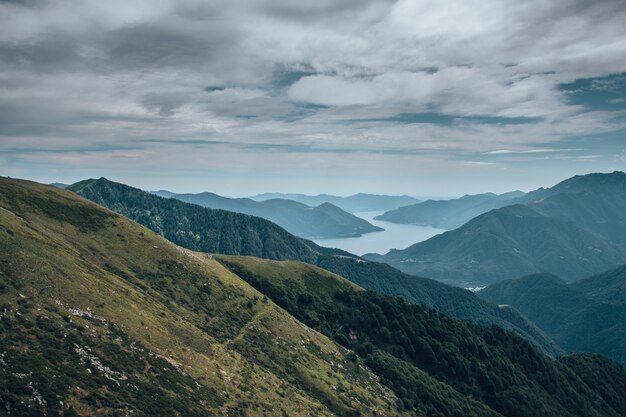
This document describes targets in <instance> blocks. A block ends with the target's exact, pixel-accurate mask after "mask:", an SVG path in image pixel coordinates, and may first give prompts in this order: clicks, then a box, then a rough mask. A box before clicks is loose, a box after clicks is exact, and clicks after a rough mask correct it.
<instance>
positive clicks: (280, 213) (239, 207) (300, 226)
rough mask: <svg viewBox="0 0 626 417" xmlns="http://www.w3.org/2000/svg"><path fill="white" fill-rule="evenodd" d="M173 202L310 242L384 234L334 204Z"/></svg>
mask: <svg viewBox="0 0 626 417" xmlns="http://www.w3.org/2000/svg"><path fill="white" fill-rule="evenodd" d="M170 198H175V199H176V200H180V201H184V202H187V203H192V204H197V205H199V206H202V207H208V208H212V209H221V210H228V211H234V212H236V213H244V214H250V215H253V216H258V217H262V218H264V219H267V220H270V221H272V222H274V223H276V224H277V225H279V226H281V227H282V228H284V229H285V230H287V231H288V232H289V233H292V234H294V235H296V236H300V237H306V238H333V237H334V238H336V237H358V236H361V235H363V234H365V233H372V232H379V231H382V230H383V229H382V228H380V227H377V226H374V225H372V224H370V223H368V222H367V221H365V220H363V219H361V218H360V217H357V216H355V215H353V214H350V213H347V212H345V211H343V210H342V209H340V208H339V207H337V206H335V205H333V204H330V203H322V204H320V205H318V206H315V207H310V206H307V205H305V204H302V203H299V202H296V201H292V200H285V199H271V200H264V201H254V200H252V199H249V198H227V197H222V196H219V195H217V194H213V193H208V192H206V193H200V194H174V195H171V196H170Z"/></svg>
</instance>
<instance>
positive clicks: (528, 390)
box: [0, 178, 626, 417]
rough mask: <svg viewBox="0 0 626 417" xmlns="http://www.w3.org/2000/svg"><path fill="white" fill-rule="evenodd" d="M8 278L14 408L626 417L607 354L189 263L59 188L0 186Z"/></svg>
mask: <svg viewBox="0 0 626 417" xmlns="http://www.w3.org/2000/svg"><path fill="white" fill-rule="evenodd" d="M110 188H114V187H110ZM92 191H93V190H92ZM118 191H119V190H118ZM117 195H118V196H119V194H117ZM153 197H154V196H153ZM164 201H167V200H164ZM181 204H184V203H181ZM203 210H207V209H203ZM160 213H161V214H162V212H160ZM238 216H242V215H238ZM227 219H228V217H224V218H223V220H227ZM222 236H224V235H222ZM337 256H338V255H337ZM0 272H1V274H0V282H1V284H2V285H1V287H0V305H1V306H2V310H1V311H2V313H1V314H2V315H1V318H2V319H1V320H0V326H1V330H2V331H0V351H1V352H2V355H1V357H0V358H1V361H0V363H1V365H2V366H0V393H1V395H0V402H1V403H2V409H3V410H6V411H7V412H8V413H9V414H12V415H52V414H64V415H84V416H88V415H94V414H98V415H123V414H133V415H185V416H187V415H189V416H194V415H197V416H202V415H259V416H260V415H302V416H380V415H385V416H400V415H403V416H426V415H442V416H459V417H460V416H529V417H530V416H544V415H559V416H566V417H569V416H572V417H573V416H611V417H613V416H616V417H617V416H621V415H624V414H625V413H626V399H625V398H624V396H623V395H621V394H622V393H623V392H625V390H626V370H624V368H623V367H621V366H620V365H618V364H616V363H614V362H612V361H610V360H608V359H606V358H604V357H602V356H600V355H595V354H575V355H570V356H564V357H559V358H558V359H551V358H549V357H547V356H545V355H544V354H542V353H540V352H539V351H538V350H537V349H536V348H535V347H533V345H532V344H530V343H528V342H526V341H525V340H524V339H522V338H520V337H518V336H516V335H515V334H513V333H510V332H507V331H504V330H502V329H500V328H499V327H496V326H492V327H483V326H475V325H471V324H468V323H466V322H463V321H461V320H458V319H454V318H450V317H448V316H446V315H443V314H441V313H438V312H435V311H433V310H429V309H425V308H424V307H421V306H417V305H413V304H409V303H406V302H404V301H402V300H401V299H397V298H392V297H389V296H385V295H381V294H378V293H374V292H370V291H364V290H363V289H362V288H360V287H358V286H356V285H355V284H353V283H351V282H349V281H347V280H345V279H343V278H341V277H340V276H338V275H336V274H333V273H330V272H327V271H325V270H323V269H321V268H319V267H316V266H312V265H308V264H304V263H301V262H293V261H271V260H261V259H257V258H250V257H243V258H242V257H235V256H222V255H215V256H210V255H207V254H206V253H199V252H193V251H190V250H187V249H184V248H181V247H179V246H176V245H174V244H172V243H170V242H168V241H167V240H165V239H163V238H162V237H160V236H158V235H156V234H155V233H153V232H152V231H150V230H149V229H147V228H145V227H142V226H140V225H139V224H137V223H134V222H132V221H130V220H128V219H126V218H125V217H123V216H121V215H119V214H116V213H114V212H112V211H109V210H106V209H104V208H102V207H100V206H98V205H96V204H93V203H91V202H88V201H86V200H84V199H82V198H80V197H79V196H77V195H76V194H74V193H72V192H69V191H65V190H60V189H56V188H54V187H50V186H43V185H40V184H36V183H32V182H27V181H22V180H11V179H4V178H1V179H0Z"/></svg>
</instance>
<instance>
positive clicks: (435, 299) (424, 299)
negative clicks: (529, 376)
mask: <svg viewBox="0 0 626 417" xmlns="http://www.w3.org/2000/svg"><path fill="white" fill-rule="evenodd" d="M317 265H319V266H321V267H322V268H324V269H327V270H329V271H332V272H334V273H336V274H338V275H341V276H342V277H344V278H347V279H349V280H350V281H352V282H354V283H356V284H358V285H360V286H361V287H363V288H366V289H368V290H372V291H377V292H380V293H383V294H388V295H393V296H398V297H402V298H404V299H405V300H407V301H409V302H411V303H414V304H420V305H423V306H426V307H429V308H432V309H435V310H438V311H440V312H442V313H445V314H447V315H450V316H454V317H457V318H460V319H463V320H467V321H469V322H472V323H475V324H481V325H490V324H496V325H498V326H500V327H503V328H505V329H508V330H513V331H514V332H516V333H517V334H519V335H521V336H523V337H524V338H526V339H528V340H530V341H532V342H533V343H535V344H536V345H537V346H538V347H539V348H540V349H541V350H542V351H544V352H545V353H547V354H548V355H551V356H555V355H558V354H560V353H563V352H562V350H561V348H560V347H559V346H558V345H557V344H556V343H554V342H553V341H552V339H550V338H549V337H548V336H546V335H545V334H544V332H543V331H542V330H540V329H539V328H538V327H537V326H536V325H535V324H533V323H532V322H530V321H529V320H527V319H526V318H525V317H523V316H522V315H520V314H519V313H518V312H517V311H515V310H513V309H510V308H506V307H498V305H496V304H493V303H490V302H486V301H485V300H482V299H481V298H479V297H477V296H476V294H474V293H473V292H471V291H468V290H465V289H463V288H459V287H452V286H449V285H445V284H442V283H440V282H437V281H435V280H432V279H428V278H421V277H416V276H412V275H407V274H405V273H403V272H400V271H398V270H397V269H395V268H393V267H391V266H389V265H387V264H384V263H379V262H364V261H363V260H361V259H358V258H353V257H346V256H333V255H329V256H320V257H319V258H318V261H317Z"/></svg>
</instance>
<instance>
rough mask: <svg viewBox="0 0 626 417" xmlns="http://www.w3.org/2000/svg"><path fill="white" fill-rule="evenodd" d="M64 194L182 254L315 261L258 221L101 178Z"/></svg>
mask: <svg viewBox="0 0 626 417" xmlns="http://www.w3.org/2000/svg"><path fill="white" fill-rule="evenodd" d="M67 189H68V190H70V191H73V192H75V193H77V194H79V195H81V196H83V197H85V198H87V199H88V200H91V201H93V202H95V203H97V204H100V205H102V206H105V207H107V208H108V209H110V210H113V211H115V212H118V213H120V214H122V215H124V216H126V217H128V218H130V219H131V220H134V221H136V222H138V223H140V224H143V225H144V226H146V227H148V228H149V229H151V230H153V231H155V232H156V233H158V234H160V235H162V236H164V237H165V238H166V239H168V240H169V241H171V242H174V243H175V244H177V245H180V246H183V247H185V248H187V249H191V250H195V251H200V252H211V253H213V252H217V253H224V254H231V255H251V256H259V257H263V258H271V259H298V260H302V261H306V262H315V260H316V259H317V253H316V252H315V251H314V250H313V249H311V247H310V246H309V245H308V244H307V242H306V241H304V240H301V239H298V238H296V237H295V236H293V235H291V234H290V233H289V232H287V231H286V230H284V229H283V228H281V227H280V226H277V225H276V224H274V223H272V222H270V221H268V220H265V219H261V218H258V217H253V216H248V215H244V214H238V213H233V212H229V211H224V210H212V209H208V208H204V207H200V206H197V205H195V204H189V203H184V202H182V201H178V200H174V199H166V198H162V197H159V196H156V195H153V194H150V193H147V192H145V191H141V190H139V189H137V188H133V187H129V186H127V185H124V184H120V183H116V182H112V181H109V180H107V179H106V178H100V179H98V180H93V179H91V180H85V181H81V182H78V183H76V184H72V185H71V186H69V187H68V188H67Z"/></svg>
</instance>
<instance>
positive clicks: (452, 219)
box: [376, 191, 524, 230]
mask: <svg viewBox="0 0 626 417" xmlns="http://www.w3.org/2000/svg"><path fill="white" fill-rule="evenodd" d="M523 196H524V193H523V192H522V191H512V192H509V193H505V194H500V195H498V194H494V193H485V194H475V195H465V196H463V197H461V198H457V199H453V200H428V201H424V202H421V203H417V204H412V205H409V206H404V207H400V208H397V209H395V210H391V211H388V212H386V213H384V214H381V215H380V216H377V217H376V220H384V221H388V222H392V223H404V224H419V225H427V226H432V227H438V228H441V229H448V230H451V229H456V228H457V227H459V226H461V225H463V224H465V223H466V222H468V221H469V220H471V219H472V218H474V217H476V216H478V215H480V214H483V213H486V212H488V211H489V210H493V209H495V208H499V207H503V206H505V205H509V204H511V203H510V202H511V200H515V199H518V198H520V197H523Z"/></svg>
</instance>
